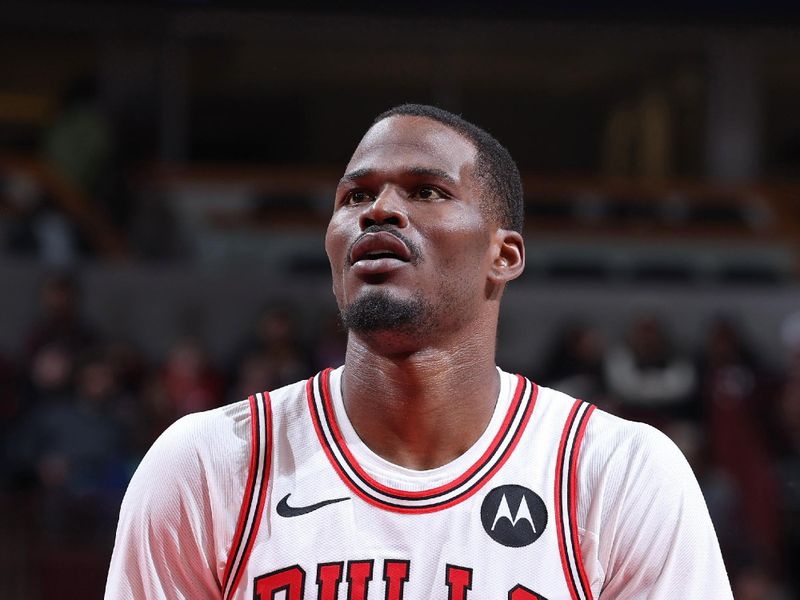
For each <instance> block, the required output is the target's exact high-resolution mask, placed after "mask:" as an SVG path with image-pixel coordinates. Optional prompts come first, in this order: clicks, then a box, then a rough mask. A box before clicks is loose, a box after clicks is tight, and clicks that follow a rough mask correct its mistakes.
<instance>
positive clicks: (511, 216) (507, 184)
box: [372, 104, 525, 231]
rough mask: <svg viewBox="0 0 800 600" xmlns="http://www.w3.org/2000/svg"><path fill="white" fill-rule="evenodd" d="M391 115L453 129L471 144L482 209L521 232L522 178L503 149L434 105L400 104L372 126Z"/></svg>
mask: <svg viewBox="0 0 800 600" xmlns="http://www.w3.org/2000/svg"><path fill="white" fill-rule="evenodd" d="M394 116H409V117H424V118H426V119H432V120H434V121H438V122H439V123H442V124H443V125H447V126H448V127H450V128H452V129H454V130H455V131H456V132H458V133H459V134H461V135H462V136H464V137H465V138H467V139H468V140H469V141H470V142H472V143H473V144H474V145H475V149H476V150H477V159H476V161H475V170H476V173H475V174H476V176H477V177H478V179H480V180H481V181H482V187H483V191H484V199H488V200H490V202H485V203H484V209H485V210H487V212H488V213H489V214H490V215H492V216H493V217H495V218H496V219H497V221H498V222H499V223H500V225H501V227H503V228H505V229H511V230H513V231H522V223H523V220H524V218H525V214H524V210H525V209H524V200H523V195H522V178H521V177H520V176H519V169H517V164H516V163H515V162H514V159H513V158H511V154H510V153H509V152H508V150H506V149H505V147H504V146H503V145H502V144H501V143H500V142H498V141H497V140H496V139H495V138H494V137H492V136H491V135H490V134H489V133H488V132H486V131H484V130H483V129H481V128H480V127H478V126H477V125H474V124H472V123H470V122H469V121H467V120H466V119H463V118H462V117H460V116H458V115H456V114H453V113H451V112H448V111H446V110H444V109H441V108H438V107H436V106H429V105H427V104H401V105H400V106H395V107H394V108H390V109H389V110H387V111H386V112H383V113H381V114H380V115H378V116H377V117H376V118H375V120H374V121H373V122H372V124H373V125H375V124H376V123H379V122H380V121H383V120H384V119H388V118H389V117H394Z"/></svg>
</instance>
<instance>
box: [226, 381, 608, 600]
mask: <svg viewBox="0 0 800 600" xmlns="http://www.w3.org/2000/svg"><path fill="white" fill-rule="evenodd" d="M499 372H500V377H501V391H500V394H499V398H498V401H497V405H496V408H495V411H494V415H493V417H492V419H491V422H490V424H489V426H488V427H487V429H486V431H485V432H484V434H483V435H482V437H481V438H480V439H479V440H478V441H477V443H475V444H474V445H473V446H472V447H471V448H470V450H468V451H467V452H466V453H465V454H464V455H462V456H460V457H459V458H457V459H456V460H454V461H453V462H451V463H449V464H447V465H444V466H442V467H439V468H436V469H431V470H428V471H414V470H410V469H406V468H403V467H399V466H397V465H394V464H391V463H389V462H387V461H385V460H383V459H382V458H381V457H379V456H377V455H375V454H374V453H372V452H371V451H370V450H369V448H367V447H366V446H365V445H364V444H363V443H362V442H361V441H360V440H359V439H358V436H357V435H356V433H355V431H354V430H353V428H352V426H351V425H350V423H349V421H348V419H347V416H346V413H345V410H344V406H343V403H342V398H341V392H340V380H341V373H342V369H341V368H340V369H337V370H334V371H331V370H327V371H324V372H322V373H320V374H318V375H316V376H315V377H313V378H312V379H311V380H309V381H308V382H307V383H306V384H305V385H303V384H302V383H301V384H296V385H293V386H289V387H287V388H283V389H282V390H279V391H278V392H276V393H273V394H272V395H271V396H270V395H269V394H258V395H257V396H254V397H252V398H251V399H250V411H251V418H252V420H251V438H252V440H253V446H252V452H251V460H250V468H249V475H248V479H247V485H246V489H245V494H244V500H243V504H242V508H241V512H240V514H239V520H238V523H237V527H236V533H235V535H234V537H233V540H232V543H231V547H230V551H229V554H228V560H227V564H226V567H225V572H224V574H223V577H222V581H221V584H222V586H221V587H222V592H223V597H224V598H225V599H226V600H227V599H234V598H236V599H245V598H246V599H248V600H249V599H255V600H272V599H273V598H286V599H288V600H301V599H305V600H310V599H320V600H337V599H347V600H378V599H380V600H401V599H413V600H419V599H427V598H441V599H448V600H468V599H475V600H477V599H506V598H509V599H511V600H534V599H539V600H544V599H547V600H556V599H569V598H574V599H580V600H588V599H589V598H593V594H592V591H591V589H590V585H589V581H588V579H587V576H586V572H585V570H584V567H583V562H582V557H581V551H580V543H579V539H578V527H577V519H576V498H577V493H578V490H577V489H576V482H577V480H578V479H577V476H576V473H577V463H578V460H579V457H580V447H581V441H582V439H583V435H584V432H585V430H586V426H587V423H588V421H589V419H590V418H591V415H592V412H593V410H594V407H593V406H591V405H589V404H587V403H585V402H581V401H579V400H573V399H571V398H569V397H567V396H565V395H563V394H559V393H556V392H554V391H552V390H548V389H543V388H539V387H538V386H536V385H535V384H533V383H531V382H530V381H529V380H527V379H525V378H523V377H520V376H515V375H510V374H507V373H504V372H502V371H499ZM379 393H380V390H376V394H379ZM453 402H454V403H457V402H458V398H453Z"/></svg>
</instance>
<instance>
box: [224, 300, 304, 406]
mask: <svg viewBox="0 0 800 600" xmlns="http://www.w3.org/2000/svg"><path fill="white" fill-rule="evenodd" d="M307 355H308V353H307V352H306V351H305V349H304V348H303V347H302V343H301V338H300V334H299V332H298V329H297V320H296V317H295V314H294V312H293V311H292V310H291V309H290V308H289V307H288V305H287V304H283V303H278V304H272V305H269V306H267V307H266V308H264V309H263V310H262V311H261V314H260V315H259V317H258V320H257V321H256V325H255V328H254V330H253V331H252V333H251V334H250V336H249V337H248V338H247V339H246V340H245V342H244V343H243V344H242V346H241V348H240V349H239V351H238V352H237V354H236V360H235V361H234V364H235V365H240V364H242V363H244V362H245V360H246V359H248V358H250V357H253V356H262V357H263V358H264V360H265V361H266V367H267V368H268V371H269V373H268V375H267V377H266V382H267V384H268V385H267V387H266V388H264V389H275V388H279V387H281V386H283V385H286V384H289V383H292V382H294V381H297V380H298V379H303V378H305V377H308V375H309V373H310V372H311V367H310V364H309V362H310V361H309V360H308V358H307ZM258 391H263V390H258Z"/></svg>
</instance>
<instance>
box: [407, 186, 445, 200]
mask: <svg viewBox="0 0 800 600" xmlns="http://www.w3.org/2000/svg"><path fill="white" fill-rule="evenodd" d="M414 195H415V196H416V197H418V198H419V199H420V200H443V199H445V198H446V197H447V195H446V194H445V193H444V192H443V191H442V190H440V189H439V188H436V187H433V186H432V185H423V186H420V187H418V188H417V189H416V190H415V191H414Z"/></svg>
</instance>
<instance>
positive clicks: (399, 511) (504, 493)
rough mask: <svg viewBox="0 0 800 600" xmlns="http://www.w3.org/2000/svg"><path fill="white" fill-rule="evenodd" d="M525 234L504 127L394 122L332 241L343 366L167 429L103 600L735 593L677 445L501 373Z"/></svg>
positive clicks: (355, 179)
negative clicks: (503, 320)
mask: <svg viewBox="0 0 800 600" xmlns="http://www.w3.org/2000/svg"><path fill="white" fill-rule="evenodd" d="M521 228H522V186H521V183H520V178H519V174H518V172H517V168H516V166H515V164H514V162H513V160H512V159H511V157H510V156H509V154H508V152H507V151H506V150H505V149H504V148H503V147H502V146H501V145H500V144H499V143H498V142H497V141H496V140H494V139H493V138H492V137H491V136H489V135H488V134H487V133H485V132H484V131H482V130H481V129H479V128H477V127H476V126H474V125H472V124H470V123H467V122H465V121H463V120H462V119H461V118H459V117H457V116H455V115H452V114H450V113H447V112H444V111H442V110H439V109H436V108H432V107H427V106H419V105H404V106H400V107H398V108H395V109H393V110H390V111H389V112H387V113H384V114H383V115H381V116H379V117H378V119H377V120H376V121H375V123H374V124H373V126H372V127H371V128H370V129H369V130H368V131H367V133H366V135H365V136H364V138H363V139H362V140H361V143H360V144H359V145H358V147H357V148H356V151H355V153H354V154H353V157H352V159H351V160H350V163H349V164H348V165H347V168H346V170H345V173H344V176H343V177H342V179H341V181H340V182H339V185H338V188H337V191H336V199H335V205H334V208H333V216H332V217H331V220H330V224H329V226H328V231H327V235H326V238H325V247H326V250H327V253H328V257H329V259H330V263H331V270H332V273H333V291H334V294H335V296H336V299H337V301H338V304H339V308H340V311H341V315H342V320H343V322H344V324H345V326H346V327H347V329H348V331H349V338H348V347H347V357H346V360H345V365H344V366H343V367H340V368H336V369H333V370H326V371H324V372H322V373H319V374H317V375H315V376H314V377H312V378H311V379H309V380H308V381H301V382H298V383H296V384H294V385H290V386H288V387H285V388H282V389H279V390H274V391H272V392H269V393H267V392H264V393H262V394H257V395H255V396H253V397H251V398H250V399H249V400H248V401H243V402H240V403H238V404H233V405H230V406H225V407H223V408H220V409H217V410H212V411H209V412H205V413H199V414H194V415H191V416H188V417H185V418H183V419H181V420H180V421H178V422H177V423H175V424H174V425H173V426H172V427H170V428H169V429H168V430H167V431H166V432H165V433H164V434H163V435H162V436H161V438H160V439H159V440H158V441H157V442H156V443H155V445H154V446H153V448H152V449H151V450H150V452H149V453H148V454H147V456H146V457H145V459H144V460H143V462H142V464H141V466H140V467H139V469H138V471H137V473H136V474H135V475H134V477H133V480H132V481H131V484H130V487H129V489H128V492H127V494H126V498H125V501H124V502H123V505H122V511H121V515H120V521H119V528H118V531H117V539H116V546H115V549H114V555H113V558H112V561H111V568H110V573H109V579H108V584H107V589H106V597H107V598H113V599H115V600H116V599H129V598H136V599H139V600H140V599H156V598H159V599H160V598H168V599H177V598H191V599H194V600H198V599H205V598H215V599H217V598H222V599H226V600H227V599H229V598H237V599H244V598H247V599H255V600H272V599H273V598H287V599H290V600H300V599H307V600H310V599H321V600H335V599H337V598H338V599H345V598H347V599H349V600H366V599H371V600H377V599H390V600H400V599H411V600H424V599H442V600H469V599H473V600H478V599H492V600H500V599H506V598H509V599H512V600H535V599H536V600H544V599H548V600H556V599H569V598H571V599H580V600H588V599H592V598H613V599H618V600H619V599H629V598H651V599H652V598H664V599H667V598H669V599H670V600H672V599H674V598H704V599H706V598H714V599H716V600H719V599H725V598H731V597H732V596H731V591H730V587H729V583H728V580H727V575H726V572H725V568H724V566H723V563H722V558H721V555H720V551H719V546H718V543H717V539H716V536H715V533H714V530H713V527H712V525H711V521H710V520H709V516H708V511H707V509H706V506H705V504H704V501H703V498H702V496H701V493H700V490H699V488H698V485H697V482H696V480H695V479H694V476H693V475H692V472H691V471H690V469H689V467H688V465H687V463H686V461H685V460H684V459H683V457H682V456H681V454H680V452H679V451H678V450H677V449H676V447H675V446H674V445H673V444H672V443H671V442H670V441H668V440H667V438H666V437H665V436H664V435H662V434H661V433H659V432H658V431H656V430H654V429H652V428H650V427H648V426H646V425H642V424H637V423H632V422H627V421H623V420H621V419H619V418H616V417H614V416H612V415H610V414H607V413H603V412H601V411H600V410H595V408H594V407H593V406H590V405H589V404H587V403H585V402H582V401H580V400H575V399H573V398H570V397H568V396H566V395H564V394H561V393H559V392H557V391H554V390H551V389H546V388H543V387H540V386H537V385H536V384H535V383H533V382H531V381H528V380H527V379H525V378H523V377H520V376H516V375H512V374H509V373H506V372H504V371H502V370H500V369H499V368H498V367H497V366H496V365H495V341H496V339H495V338H496V330H497V322H498V312H499V308H500V300H501V297H502V295H503V290H504V288H505V286H506V284H507V283H508V282H510V281H511V280H512V279H514V278H516V277H518V276H519V275H520V273H521V272H522V270H523V266H524V255H525V251H524V250H525V249H524V244H523V239H522V236H521V234H520V231H521Z"/></svg>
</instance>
